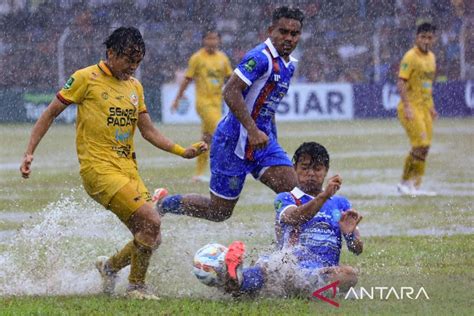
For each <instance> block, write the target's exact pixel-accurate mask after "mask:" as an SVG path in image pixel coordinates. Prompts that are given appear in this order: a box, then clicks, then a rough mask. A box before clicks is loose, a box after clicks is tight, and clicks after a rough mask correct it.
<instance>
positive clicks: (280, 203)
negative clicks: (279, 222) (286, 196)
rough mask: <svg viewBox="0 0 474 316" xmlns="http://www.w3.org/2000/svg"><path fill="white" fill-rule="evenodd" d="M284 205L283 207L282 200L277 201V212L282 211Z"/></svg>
mask: <svg viewBox="0 0 474 316" xmlns="http://www.w3.org/2000/svg"><path fill="white" fill-rule="evenodd" d="M282 205H283V202H282V201H281V200H277V201H275V209H276V210H280V209H281V206H282Z"/></svg>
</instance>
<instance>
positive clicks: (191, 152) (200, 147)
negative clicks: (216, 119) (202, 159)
mask: <svg viewBox="0 0 474 316" xmlns="http://www.w3.org/2000/svg"><path fill="white" fill-rule="evenodd" d="M208 149H209V147H208V146H207V144H206V143H205V142H202V141H201V142H197V143H194V144H192V145H191V146H189V147H187V148H186V150H185V151H184V154H183V158H194V157H196V156H199V155H200V154H202V153H204V152H206V151H207V150H208Z"/></svg>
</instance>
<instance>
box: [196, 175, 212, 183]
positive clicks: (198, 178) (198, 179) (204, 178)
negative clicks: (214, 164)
mask: <svg viewBox="0 0 474 316" xmlns="http://www.w3.org/2000/svg"><path fill="white" fill-rule="evenodd" d="M192 180H193V182H206V183H209V182H210V181H211V178H209V177H208V176H205V175H200V176H193V178H192Z"/></svg>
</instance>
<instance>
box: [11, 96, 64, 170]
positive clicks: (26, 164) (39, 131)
mask: <svg viewBox="0 0 474 316" xmlns="http://www.w3.org/2000/svg"><path fill="white" fill-rule="evenodd" d="M66 107H67V105H66V104H63V103H62V102H61V101H59V99H58V98H57V97H54V99H53V100H52V101H51V103H50V104H49V105H48V107H47V108H46V110H44V112H43V113H42V114H41V116H40V118H39V119H38V121H36V123H35V125H34V126H33V130H32V131H31V136H30V140H29V142H28V146H27V148H26V151H25V154H24V156H23V159H22V161H21V165H20V172H21V176H22V177H23V178H25V179H27V178H29V176H30V174H31V163H32V162H33V154H34V152H35V150H36V147H38V144H39V143H40V142H41V139H42V138H43V137H44V135H45V134H46V132H48V130H49V128H50V126H51V124H53V121H54V119H55V118H56V117H57V116H58V115H59V114H61V112H62V111H64V109H65V108H66Z"/></svg>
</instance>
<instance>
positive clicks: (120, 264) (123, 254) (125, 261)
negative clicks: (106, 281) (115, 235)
mask: <svg viewBox="0 0 474 316" xmlns="http://www.w3.org/2000/svg"><path fill="white" fill-rule="evenodd" d="M133 248H135V246H134V244H133V240H132V241H130V242H129V243H128V244H126V245H125V246H124V247H123V248H122V250H120V251H119V252H117V253H116V254H115V255H113V256H112V257H110V259H109V260H108V264H109V268H110V269H111V270H112V271H114V272H117V271H120V270H122V269H123V268H125V267H126V266H128V265H129V264H130V260H131V257H132V251H133Z"/></svg>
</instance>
